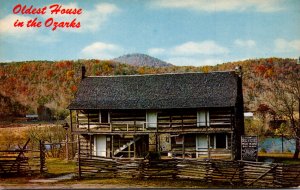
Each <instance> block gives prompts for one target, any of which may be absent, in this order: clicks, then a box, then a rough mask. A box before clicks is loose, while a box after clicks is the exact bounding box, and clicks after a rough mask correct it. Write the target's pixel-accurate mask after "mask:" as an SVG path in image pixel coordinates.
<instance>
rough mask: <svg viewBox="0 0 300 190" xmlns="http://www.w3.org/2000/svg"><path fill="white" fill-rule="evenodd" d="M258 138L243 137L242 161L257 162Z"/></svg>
mask: <svg viewBox="0 0 300 190" xmlns="http://www.w3.org/2000/svg"><path fill="white" fill-rule="evenodd" d="M257 153H258V138H257V136H242V137H241V159H242V160H248V161H257Z"/></svg>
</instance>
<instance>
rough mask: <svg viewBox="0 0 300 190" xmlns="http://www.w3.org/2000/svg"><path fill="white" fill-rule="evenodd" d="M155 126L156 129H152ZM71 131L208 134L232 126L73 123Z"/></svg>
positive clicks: (213, 123)
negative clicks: (199, 132)
mask: <svg viewBox="0 0 300 190" xmlns="http://www.w3.org/2000/svg"><path fill="white" fill-rule="evenodd" d="M153 126H156V127H153ZM72 129H73V131H82V132H83V131H88V132H97V131H99V132H100V131H101V132H136V133H139V132H176V131H182V132H184V131H195V132H197V131H203V132H205V131H206V132H210V131H214V130H219V131H222V130H223V131H231V130H232V129H233V126H232V124H231V123H230V122H210V123H203V122H197V123H196V122H193V123H192V122H191V123H188V122H185V123H174V122H158V123H150V122H139V123H125V122H124V123H98V122H87V123H83V122H82V123H74V124H73V127H72Z"/></svg>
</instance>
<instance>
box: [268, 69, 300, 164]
mask: <svg viewBox="0 0 300 190" xmlns="http://www.w3.org/2000/svg"><path fill="white" fill-rule="evenodd" d="M265 101H266V102H268V103H269V105H270V106H271V107H272V109H273V110H274V111H275V112H276V114H278V115H280V116H282V118H285V119H286V120H288V122H289V126H290V129H291V131H292V134H293V137H294V139H295V141H296V143H295V153H294V156H293V157H294V158H295V159H296V158H298V157H299V152H300V65H299V64H298V65H296V66H295V67H293V68H292V70H289V69H286V70H281V69H280V68H278V71H277V72H276V77H275V76H273V77H271V78H270V80H269V83H268V91H267V95H266V99H265Z"/></svg>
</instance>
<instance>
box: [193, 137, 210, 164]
mask: <svg viewBox="0 0 300 190" xmlns="http://www.w3.org/2000/svg"><path fill="white" fill-rule="evenodd" d="M207 147H208V144H207V135H197V136H196V151H197V152H196V156H197V158H198V157H199V156H200V155H207V153H208V150H207Z"/></svg>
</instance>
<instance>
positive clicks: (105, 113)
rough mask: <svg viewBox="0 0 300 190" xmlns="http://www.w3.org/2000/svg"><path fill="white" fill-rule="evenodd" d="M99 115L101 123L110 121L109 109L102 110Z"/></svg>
mask: <svg viewBox="0 0 300 190" xmlns="http://www.w3.org/2000/svg"><path fill="white" fill-rule="evenodd" d="M99 115H100V123H109V114H108V111H107V110H101V111H100V113H99Z"/></svg>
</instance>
